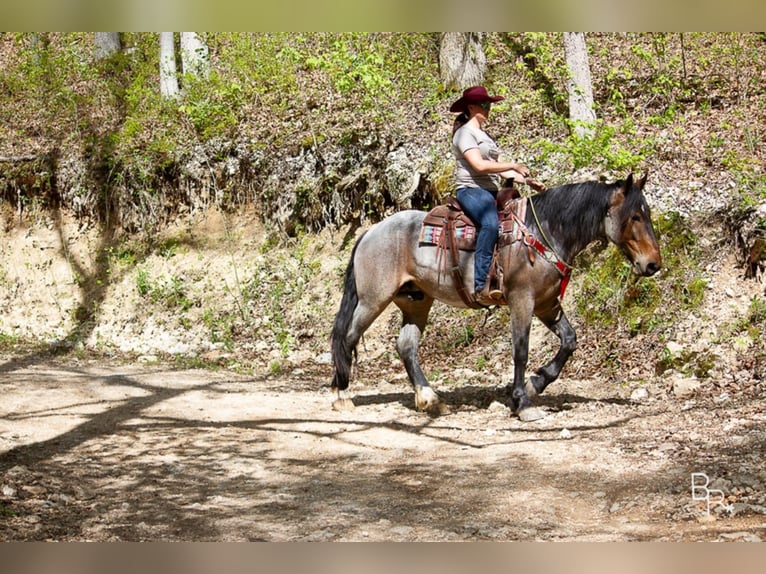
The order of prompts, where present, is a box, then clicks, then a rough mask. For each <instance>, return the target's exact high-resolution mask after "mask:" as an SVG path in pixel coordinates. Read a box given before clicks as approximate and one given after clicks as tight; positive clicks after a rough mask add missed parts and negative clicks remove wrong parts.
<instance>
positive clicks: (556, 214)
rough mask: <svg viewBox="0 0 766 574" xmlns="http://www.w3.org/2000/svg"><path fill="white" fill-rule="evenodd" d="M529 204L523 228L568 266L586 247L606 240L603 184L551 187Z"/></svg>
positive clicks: (606, 204)
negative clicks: (542, 242) (550, 248)
mask: <svg viewBox="0 0 766 574" xmlns="http://www.w3.org/2000/svg"><path fill="white" fill-rule="evenodd" d="M531 201H532V206H531V207H532V209H528V210H527V216H526V224H527V226H528V227H529V229H530V230H531V231H533V232H534V233H536V234H537V235H538V237H539V238H540V239H541V240H542V241H544V242H545V243H546V244H549V243H550V244H551V245H550V247H552V248H553V249H554V250H555V251H556V253H557V254H558V255H559V257H561V258H562V259H564V261H567V262H568V263H571V262H572V260H573V259H574V258H575V257H576V256H577V254H578V253H580V252H581V251H582V250H583V249H585V248H586V247H587V246H588V245H590V244H591V243H593V242H594V241H597V240H603V239H606V229H605V227H604V219H605V217H606V213H607V210H608V208H609V186H607V185H606V184H602V183H599V182H585V183H576V184H568V185H563V186H560V187H554V188H551V189H549V190H547V191H546V192H545V193H542V194H540V195H535V196H532V198H531ZM538 223H539V225H538ZM540 227H542V230H541V229H540Z"/></svg>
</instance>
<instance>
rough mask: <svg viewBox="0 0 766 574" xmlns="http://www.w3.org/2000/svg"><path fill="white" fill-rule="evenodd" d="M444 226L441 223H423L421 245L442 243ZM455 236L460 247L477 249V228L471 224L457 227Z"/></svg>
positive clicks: (466, 249) (471, 249) (464, 249)
mask: <svg viewBox="0 0 766 574" xmlns="http://www.w3.org/2000/svg"><path fill="white" fill-rule="evenodd" d="M443 233H444V227H442V226H440V225H429V224H427V223H425V224H423V226H422V227H421V228H420V244H421V245H441V244H442V243H441V242H442V235H443ZM455 238H456V239H457V246H458V249H462V250H463V251H473V250H474V249H476V228H475V227H473V226H469V225H464V226H462V227H456V228H455Z"/></svg>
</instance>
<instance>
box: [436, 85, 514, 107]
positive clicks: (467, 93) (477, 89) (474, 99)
mask: <svg viewBox="0 0 766 574" xmlns="http://www.w3.org/2000/svg"><path fill="white" fill-rule="evenodd" d="M504 99H505V98H504V97H503V96H490V95H489V94H488V93H487V89H486V88H485V87H484V86H472V87H470V88H466V89H465V90H464V91H463V97H461V98H460V99H459V100H458V101H456V102H455V103H454V104H452V105H451V106H450V109H449V111H451V112H452V113H455V114H456V113H459V112H462V111H465V109H466V107H467V106H468V104H483V103H484V102H492V103H495V102H499V101H501V100H504Z"/></svg>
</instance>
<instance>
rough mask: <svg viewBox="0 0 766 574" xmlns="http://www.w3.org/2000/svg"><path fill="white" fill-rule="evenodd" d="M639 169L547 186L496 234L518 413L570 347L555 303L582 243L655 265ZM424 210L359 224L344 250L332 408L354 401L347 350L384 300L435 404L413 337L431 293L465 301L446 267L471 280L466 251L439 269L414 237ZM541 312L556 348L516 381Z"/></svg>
mask: <svg viewBox="0 0 766 574" xmlns="http://www.w3.org/2000/svg"><path fill="white" fill-rule="evenodd" d="M645 184H646V176H644V177H642V178H641V179H639V180H638V181H636V180H634V178H633V174H630V175H629V176H628V177H627V178H626V179H624V180H619V181H617V182H615V183H611V184H607V183H602V182H594V181H591V182H583V183H576V184H569V185H563V186H560V187H555V188H552V189H548V190H547V191H546V192H545V193H541V194H538V195H534V196H532V197H530V198H529V199H528V208H527V209H526V215H525V217H524V220H523V224H524V226H523V227H524V229H523V233H522V237H523V239H522V240H518V241H517V240H515V239H513V238H510V239H506V238H505V235H504V236H503V241H500V242H499V247H498V261H499V264H500V267H501V268H502V271H503V273H502V276H503V284H502V292H503V297H504V299H505V301H506V302H507V304H508V307H509V310H510V314H511V323H512V327H511V336H512V339H513V363H514V377H513V385H512V388H511V403H512V405H511V406H512V407H513V409H514V410H515V412H516V413H517V414H518V416H519V418H520V419H522V420H535V419H538V418H541V417H542V416H544V412H543V411H542V410H540V409H539V408H537V407H534V406H533V404H532V400H531V399H532V398H533V397H534V395H536V394H539V393H542V392H543V390H544V389H545V387H546V386H548V385H549V384H550V383H551V382H553V381H554V380H556V378H557V377H558V376H559V374H560V373H561V370H562V369H563V368H564V365H565V364H566V362H567V360H568V359H569V357H570V356H571V355H572V353H573V352H574V350H575V347H576V342H577V338H576V334H575V331H574V329H573V328H572V326H571V325H570V324H569V321H568V320H567V318H566V315H565V313H564V311H563V309H562V307H561V297H562V295H563V289H562V287H564V286H565V285H566V280H567V279H568V278H569V271H570V270H571V263H572V261H573V260H574V259H575V257H576V256H577V254H578V253H580V252H581V251H582V250H583V249H585V248H586V247H587V246H588V245H589V244H590V243H592V242H594V241H598V240H603V239H606V240H608V241H610V242H611V243H613V244H614V245H616V246H617V247H618V248H619V249H620V250H621V251H622V253H623V254H624V255H625V257H626V258H627V259H628V261H629V262H630V263H631V265H632V269H633V271H634V272H635V273H636V274H637V275H639V276H644V277H649V276H651V275H654V274H655V273H656V272H657V271H659V269H660V267H661V265H662V257H661V255H660V248H659V245H658V243H657V238H656V236H655V233H654V228H653V227H652V220H651V213H650V210H649V206H648V205H647V202H646V198H645V197H644V194H643V188H644V185H645ZM425 215H426V214H425V212H422V211H415V210H407V211H401V212H399V213H396V214H394V215H392V216H390V217H388V218H386V219H384V220H383V221H381V222H380V223H378V224H377V225H375V226H373V227H372V228H371V229H370V230H369V231H367V232H366V233H365V234H363V235H362V236H361V237H360V238H359V240H358V241H357V243H356V245H355V246H354V249H353V251H352V253H351V259H350V261H349V264H348V267H347V269H346V275H345V280H344V287H343V296H342V298H341V302H340V308H339V310H338V313H337V315H336V317H335V323H334V326H333V331H332V354H333V364H334V368H335V375H334V377H333V381H332V385H333V387H335V388H336V389H337V390H338V399H337V400H336V401H335V402H334V404H333V406H334V408H336V409H347V408H352V407H353V401H352V400H351V399H350V397H349V396H348V385H349V376H350V370H351V360H352V358H353V355H354V354H355V352H356V346H357V343H358V342H359V339H360V338H361V336H362V334H363V333H364V332H365V331H366V330H367V328H368V327H369V326H370V325H371V324H372V322H373V321H374V320H375V319H376V318H377V317H378V316H379V315H380V313H381V312H382V311H383V309H385V308H386V307H387V306H388V305H389V303H391V302H393V303H394V304H396V306H397V307H399V309H400V310H401V311H402V328H401V331H400V333H399V338H398V339H397V342H396V349H397V352H398V353H399V356H400V357H401V359H402V362H403V363H404V366H405V369H406V370H407V375H408V376H409V379H410V382H411V383H412V386H413V388H414V390H415V404H416V407H417V408H418V409H419V410H425V411H428V412H430V413H440V412H444V410H445V408H444V405H443V404H442V403H441V402H440V400H439V397H438V395H437V394H436V393H435V392H434V391H433V389H431V387H430V386H429V384H428V381H427V380H426V377H425V375H424V374H423V370H422V369H421V367H420V363H419V361H418V347H419V344H420V339H421V337H422V335H423V331H424V330H425V327H426V323H427V321H428V313H429V311H430V310H431V305H432V304H433V302H434V300H436V299H438V300H440V301H443V302H445V303H447V304H448V305H452V306H454V307H466V306H468V305H467V304H466V302H465V301H464V300H463V299H462V297H461V296H460V295H459V293H458V285H456V283H455V281H456V279H455V277H462V278H464V284H463V285H462V286H460V287H461V289H463V290H465V289H466V284H468V285H473V282H474V277H473V269H474V255H473V253H471V252H470V251H461V252H460V255H459V257H460V259H459V262H458V266H459V270H460V271H461V273H458V274H450V273H444V272H443V260H442V258H441V257H440V253H439V247H437V246H435V245H424V244H421V242H420V234H421V228H422V226H423V221H424V218H425ZM533 316H535V317H537V318H538V319H540V320H541V321H542V322H543V324H545V325H546V327H548V328H549V329H550V330H551V331H552V332H553V333H555V334H556V335H557V336H558V337H559V341H560V347H559V350H558V352H557V353H556V355H555V357H553V359H552V360H551V361H550V362H549V363H548V364H546V365H544V366H543V367H542V368H540V369H538V370H537V371H536V373H535V374H534V375H532V376H531V377H530V380H529V382H528V383H527V382H526V381H525V373H526V367H527V359H528V352H529V333H530V326H531V322H532V317H533Z"/></svg>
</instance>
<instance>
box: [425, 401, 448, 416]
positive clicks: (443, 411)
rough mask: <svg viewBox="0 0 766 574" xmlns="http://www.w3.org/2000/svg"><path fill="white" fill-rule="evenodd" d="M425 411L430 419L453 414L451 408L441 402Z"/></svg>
mask: <svg viewBox="0 0 766 574" xmlns="http://www.w3.org/2000/svg"><path fill="white" fill-rule="evenodd" d="M425 411H426V414H427V415H428V416H429V417H441V416H444V415H448V414H450V413H451V412H452V411H451V410H450V408H449V407H448V406H447V405H445V404H444V403H443V402H441V401H439V402H438V403H436V404H434V405H430V406H429V407H428V408H427V409H425Z"/></svg>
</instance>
